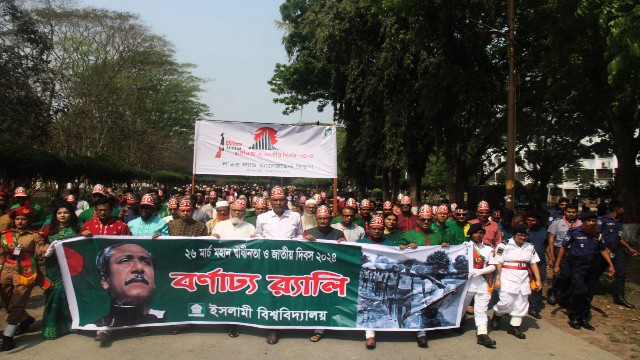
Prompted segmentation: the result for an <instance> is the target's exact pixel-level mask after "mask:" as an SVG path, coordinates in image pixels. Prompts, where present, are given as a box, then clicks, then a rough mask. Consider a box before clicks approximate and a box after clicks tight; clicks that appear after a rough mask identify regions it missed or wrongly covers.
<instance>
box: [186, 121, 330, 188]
mask: <svg viewBox="0 0 640 360" xmlns="http://www.w3.org/2000/svg"><path fill="white" fill-rule="evenodd" d="M337 153H338V152H337V145H336V128H335V127H333V126H294V125H279V124H258V123H243V122H229V121H213V120H199V121H197V122H196V134H195V145H194V156H193V169H194V173H196V174H215V175H244V176H279V177H305V178H335V177H337V176H338V175H337V174H338V170H337V169H338V161H337Z"/></svg>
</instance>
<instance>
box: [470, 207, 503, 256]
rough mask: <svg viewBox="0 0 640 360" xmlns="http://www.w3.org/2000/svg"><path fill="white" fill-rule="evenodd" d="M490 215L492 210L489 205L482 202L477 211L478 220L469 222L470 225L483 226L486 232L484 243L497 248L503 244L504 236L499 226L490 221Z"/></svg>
mask: <svg viewBox="0 0 640 360" xmlns="http://www.w3.org/2000/svg"><path fill="white" fill-rule="evenodd" d="M490 215H491V209H490V208H489V203H488V202H486V201H484V200H482V201H480V202H479V203H478V208H477V210H476V217H477V219H473V220H471V221H469V223H470V224H482V228H483V229H484V232H485V233H484V238H483V239H482V241H483V242H484V243H485V244H487V245H489V246H491V247H493V248H495V247H496V246H497V245H498V244H499V243H501V242H502V236H501V235H500V229H499V227H498V224H497V223H496V222H494V221H492V220H489V216H490Z"/></svg>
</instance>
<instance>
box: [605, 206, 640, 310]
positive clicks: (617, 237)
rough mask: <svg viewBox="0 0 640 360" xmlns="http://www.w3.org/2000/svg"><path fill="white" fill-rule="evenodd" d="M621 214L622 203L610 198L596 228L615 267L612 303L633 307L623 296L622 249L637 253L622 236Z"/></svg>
mask: <svg viewBox="0 0 640 360" xmlns="http://www.w3.org/2000/svg"><path fill="white" fill-rule="evenodd" d="M622 215H624V205H623V204H622V203H621V202H619V201H615V200H611V202H610V203H609V213H608V214H607V215H604V216H601V217H599V218H598V228H599V229H600V232H601V233H602V239H603V240H604V244H605V246H606V247H607V248H608V249H609V250H610V251H611V261H612V262H613V266H614V268H615V269H616V276H615V279H614V282H613V303H614V304H617V305H622V306H624V307H627V308H629V309H633V308H635V306H634V305H633V304H630V303H628V302H627V300H626V299H625V296H624V282H625V271H624V267H625V252H624V249H625V248H626V249H627V250H629V252H630V253H631V254H632V255H633V256H636V255H638V252H637V251H636V250H635V249H633V248H632V247H631V246H629V244H627V242H626V241H625V240H624V238H623V237H622V222H621V221H620V218H621V217H622ZM603 270H604V268H603Z"/></svg>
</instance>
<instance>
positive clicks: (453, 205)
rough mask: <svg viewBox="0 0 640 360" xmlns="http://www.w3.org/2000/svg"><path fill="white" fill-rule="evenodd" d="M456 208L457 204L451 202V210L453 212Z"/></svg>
mask: <svg viewBox="0 0 640 360" xmlns="http://www.w3.org/2000/svg"><path fill="white" fill-rule="evenodd" d="M457 208H458V204H456V203H452V204H451V212H455V211H456V209H457Z"/></svg>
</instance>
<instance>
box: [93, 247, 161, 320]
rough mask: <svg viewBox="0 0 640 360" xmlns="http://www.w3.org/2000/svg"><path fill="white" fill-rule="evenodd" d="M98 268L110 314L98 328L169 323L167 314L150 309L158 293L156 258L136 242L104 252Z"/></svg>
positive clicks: (103, 250)
mask: <svg viewBox="0 0 640 360" xmlns="http://www.w3.org/2000/svg"><path fill="white" fill-rule="evenodd" d="M96 266H97V268H98V273H99V276H100V284H101V285H102V289H103V290H104V291H106V292H107V294H108V295H109V298H110V300H111V304H110V306H109V311H108V313H107V314H105V315H104V316H103V317H101V318H99V319H98V320H96V321H95V322H94V323H93V325H95V326H110V327H119V326H130V325H138V324H149V323H158V322H164V321H165V312H164V311H160V310H154V309H151V308H150V307H149V304H150V301H151V298H152V296H153V292H154V290H155V267H156V262H155V258H154V257H153V254H152V253H151V252H149V251H148V250H146V249H145V248H143V247H142V246H140V245H138V244H135V243H132V242H117V243H114V244H112V245H110V246H108V247H106V248H104V249H102V251H100V253H99V254H98V256H97V257H96Z"/></svg>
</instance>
